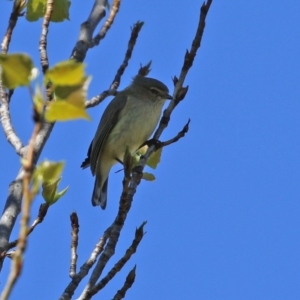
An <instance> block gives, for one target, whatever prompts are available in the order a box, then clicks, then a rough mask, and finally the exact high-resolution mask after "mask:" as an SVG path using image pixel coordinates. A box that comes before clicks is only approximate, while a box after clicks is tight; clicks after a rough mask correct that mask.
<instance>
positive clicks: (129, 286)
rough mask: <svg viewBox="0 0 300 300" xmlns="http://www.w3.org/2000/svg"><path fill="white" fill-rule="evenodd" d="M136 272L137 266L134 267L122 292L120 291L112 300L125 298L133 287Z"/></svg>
mask: <svg viewBox="0 0 300 300" xmlns="http://www.w3.org/2000/svg"><path fill="white" fill-rule="evenodd" d="M135 270H136V266H134V268H133V269H132V270H131V271H130V272H129V273H128V275H127V277H126V280H125V283H124V285H123V287H122V288H121V289H120V290H118V292H117V293H116V295H115V296H114V297H113V299H112V300H120V299H123V298H125V295H126V292H127V291H128V290H129V289H130V288H131V286H132V285H133V283H134V280H135Z"/></svg>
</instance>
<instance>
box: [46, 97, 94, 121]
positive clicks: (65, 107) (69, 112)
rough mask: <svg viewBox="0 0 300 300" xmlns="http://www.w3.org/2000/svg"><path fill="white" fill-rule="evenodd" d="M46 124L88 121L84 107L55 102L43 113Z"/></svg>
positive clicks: (88, 117)
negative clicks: (79, 120) (76, 120)
mask: <svg viewBox="0 0 300 300" xmlns="http://www.w3.org/2000/svg"><path fill="white" fill-rule="evenodd" d="M45 119H46V120H47V121H48V122H56V121H70V120H75V119H85V120H90V116H89V115H88V114H87V112H86V110H85V107H84V106H76V105H73V104H72V103H69V102H67V101H56V102H53V103H51V104H50V105H49V109H48V110H47V111H46V113H45Z"/></svg>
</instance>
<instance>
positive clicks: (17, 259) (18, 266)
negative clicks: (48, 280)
mask: <svg viewBox="0 0 300 300" xmlns="http://www.w3.org/2000/svg"><path fill="white" fill-rule="evenodd" d="M41 126H42V123H41V122H36V124H35V126H34V130H33V134H32V137H31V139H30V142H29V146H28V152H27V156H26V161H24V162H23V168H24V177H23V206H22V218H21V228H20V234H19V239H18V244H17V246H18V248H17V250H16V252H15V254H14V256H13V264H12V269H11V271H10V274H9V277H8V281H7V283H6V286H5V288H4V290H3V292H2V295H1V300H6V299H8V297H9V295H10V293H11V291H12V288H13V286H14V284H15V283H16V281H17V279H18V277H19V275H20V274H21V271H22V266H23V254H24V251H25V249H26V244H27V233H28V221H29V218H30V207H31V202H32V197H33V195H32V192H31V191H30V181H31V177H32V171H33V162H34V144H35V139H36V137H37V135H38V133H39V131H40V129H41Z"/></svg>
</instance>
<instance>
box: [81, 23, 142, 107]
mask: <svg viewBox="0 0 300 300" xmlns="http://www.w3.org/2000/svg"><path fill="white" fill-rule="evenodd" d="M143 25H144V22H140V21H138V22H136V23H135V24H134V25H133V28H132V30H131V35H130V39H129V41H128V46H127V51H126V53H125V57H124V60H123V62H122V64H121V65H120V67H119V69H118V71H117V73H116V75H115V77H114V79H113V81H112V83H111V85H110V88H109V90H107V91H104V92H102V93H101V94H99V95H97V96H95V97H93V98H92V99H91V100H89V101H86V102H85V107H86V108H90V107H94V106H96V105H98V104H99V103H101V102H102V101H103V100H104V99H106V97H108V96H115V95H116V93H117V92H116V90H117V89H118V87H119V85H120V82H121V77H122V75H123V74H124V71H125V69H126V67H127V66H128V62H129V60H130V58H131V56H132V52H133V49H134V46H135V44H136V41H137V38H138V35H139V32H140V30H141V29H142V27H143Z"/></svg>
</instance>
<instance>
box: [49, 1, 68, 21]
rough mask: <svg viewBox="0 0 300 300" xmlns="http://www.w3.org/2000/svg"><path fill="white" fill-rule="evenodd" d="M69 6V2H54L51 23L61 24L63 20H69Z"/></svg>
mask: <svg viewBox="0 0 300 300" xmlns="http://www.w3.org/2000/svg"><path fill="white" fill-rule="evenodd" d="M70 5H71V1H68V0H54V5H53V12H52V15H51V21H52V22H62V21H64V20H69V8H70Z"/></svg>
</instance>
